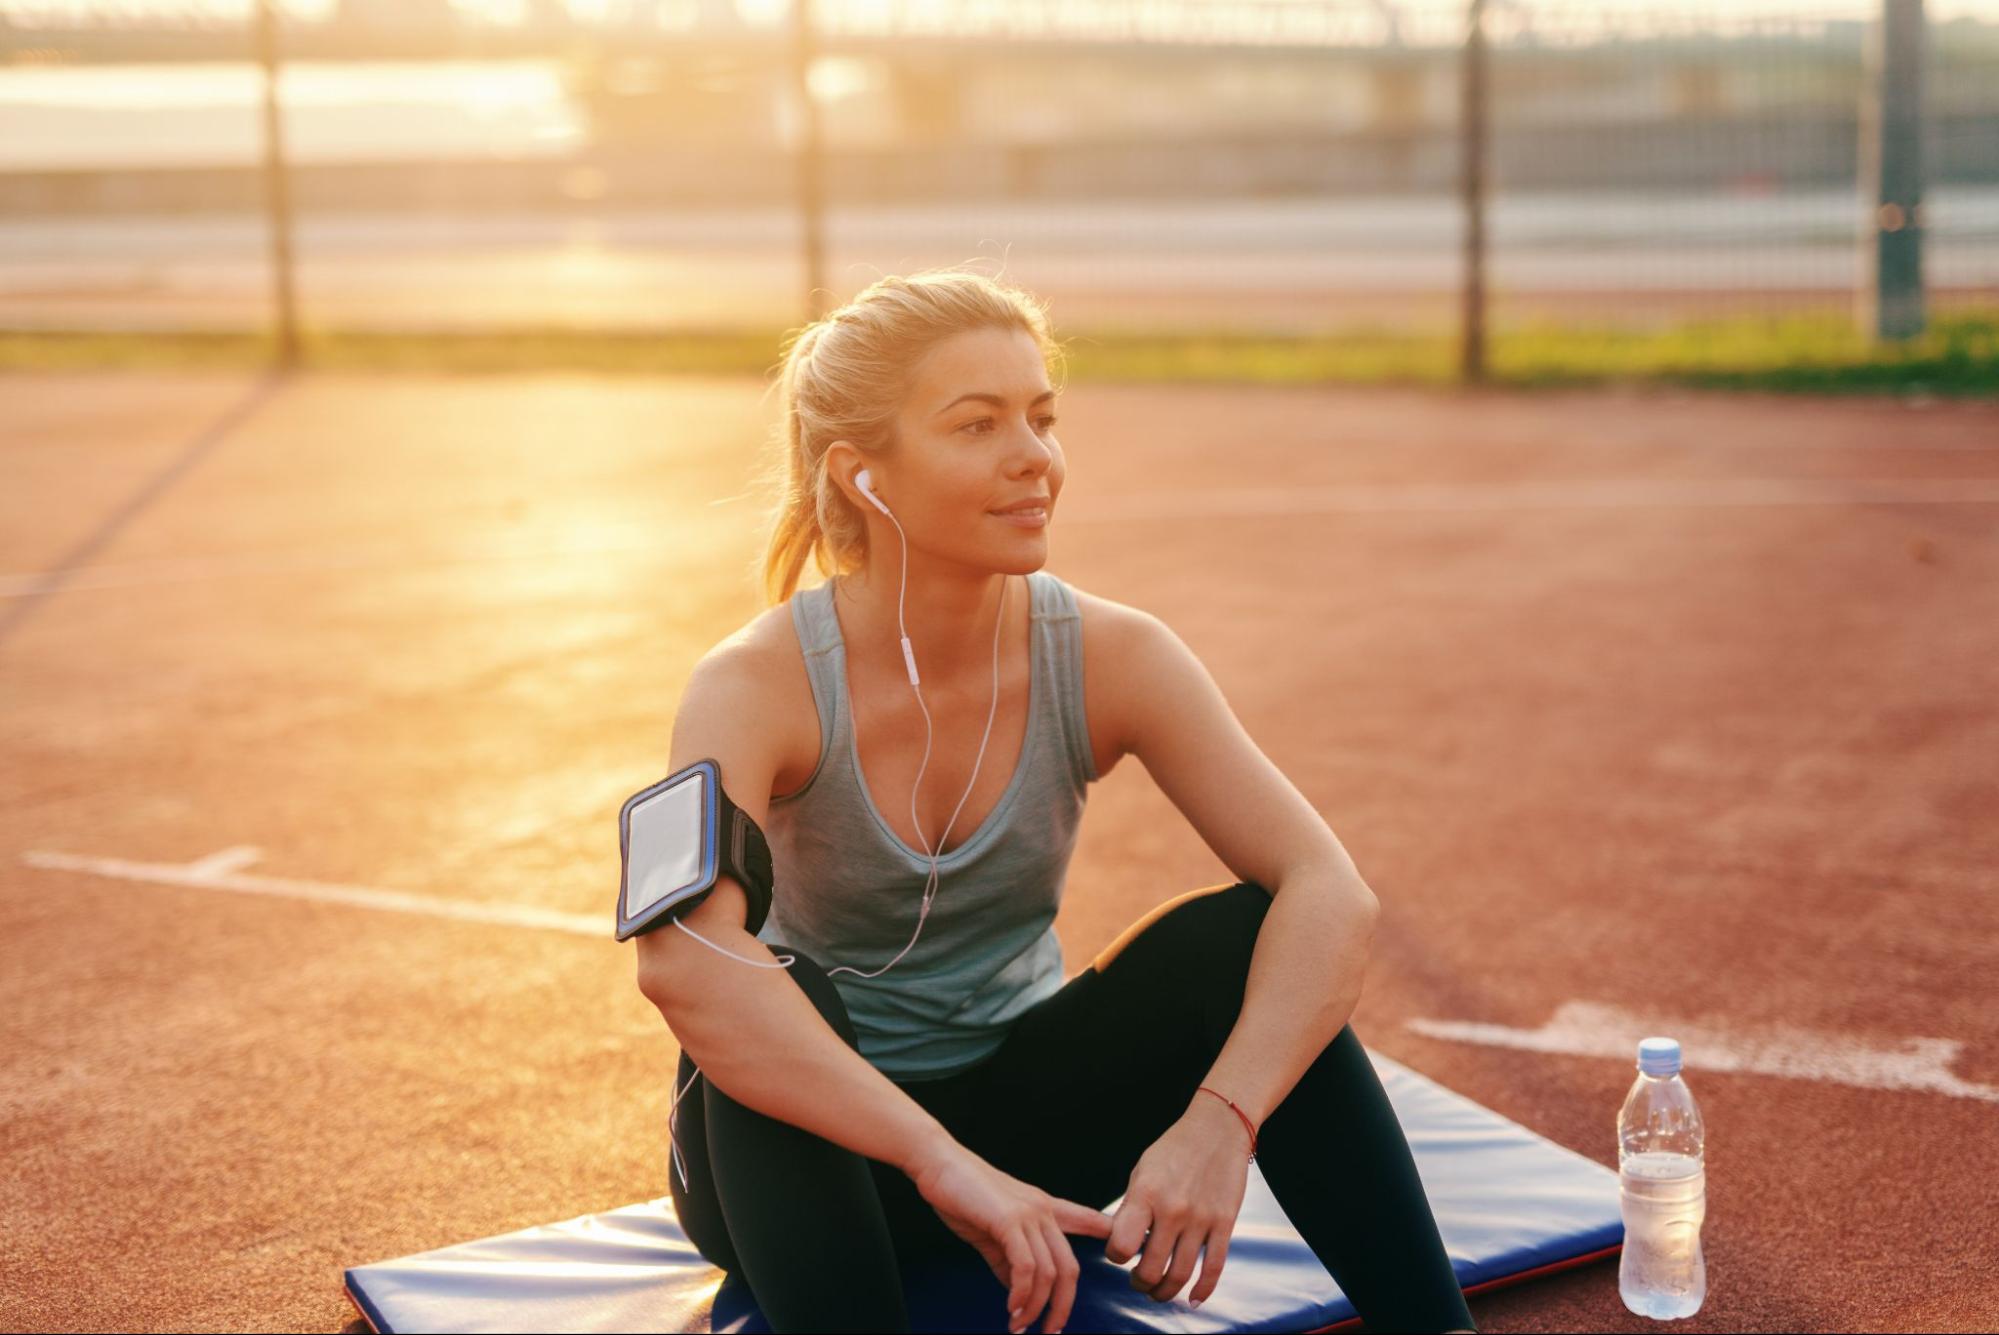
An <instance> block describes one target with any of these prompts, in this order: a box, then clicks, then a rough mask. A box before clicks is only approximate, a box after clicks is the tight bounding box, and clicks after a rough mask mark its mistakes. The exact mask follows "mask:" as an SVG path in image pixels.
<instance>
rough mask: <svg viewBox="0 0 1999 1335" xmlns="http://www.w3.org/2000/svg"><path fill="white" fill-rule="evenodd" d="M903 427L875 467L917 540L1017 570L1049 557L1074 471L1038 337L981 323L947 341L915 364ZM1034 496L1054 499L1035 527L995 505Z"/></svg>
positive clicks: (944, 553)
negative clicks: (895, 445) (1058, 433)
mask: <svg viewBox="0 0 1999 1335" xmlns="http://www.w3.org/2000/svg"><path fill="white" fill-rule="evenodd" d="M896 426H897V437H896V438H897V441H898V442H899V446H900V448H899V449H898V450H897V451H896V452H895V453H894V455H893V456H891V457H890V458H889V459H886V460H884V461H883V462H882V465H881V466H879V467H875V468H874V469H873V470H872V474H873V479H874V483H875V492H876V494H877V495H879V496H881V497H882V499H883V500H884V501H885V502H886V503H887V504H888V506H889V508H890V509H891V510H893V511H895V517H896V518H897V519H898V520H899V521H901V523H902V526H903V530H904V532H905V533H906V534H907V535H908V538H909V541H910V544H911V545H912V546H921V547H923V548H924V549H925V550H927V551H929V552H931V553H933V554H935V555H937V556H941V557H944V558H945V559H947V560H956V561H959V562H962V563H963V564H965V565H968V566H973V567H976V568H978V569H980V570H998V571H1003V572H1006V573H1009V574H1024V573H1026V572H1027V571H1030V570H1038V569H1040V568H1041V566H1042V565H1043V564H1045V563H1046V561H1047V557H1048V525H1049V524H1052V523H1053V522H1054V519H1055V501H1056V498H1057V497H1058V496H1060V494H1061V491H1062V479H1063V476H1064V473H1065V471H1066V469H1065V465H1064V463H1063V459H1062V446H1061V444H1060V442H1058V441H1057V440H1056V439H1055V431H1054V426H1055V396H1054V393H1053V391H1052V389H1051V388H1050V386H1049V384H1048V368H1047V366H1046V364H1045V363H1044V361H1043V359H1042V355H1041V349H1040V348H1039V347H1038V346H1037V345H1036V343H1035V341H1034V339H1033V337H1032V336H1031V335H1029V334H1028V333H1026V332H1025V331H1023V330H1019V329H974V330H968V331H966V332H965V333H962V334H954V335H952V336H951V337H950V338H948V339H946V340H944V341H943V342H942V343H939V344H938V345H937V346H936V347H934V348H932V349H931V350H930V352H929V353H928V354H927V355H926V356H924V357H923V358H922V359H920V360H919V361H918V363H917V365H916V367H915V368H914V377H913V380H912V382H911V387H910V391H909V395H908V397H907V398H906V399H905V401H904V403H903V406H902V411H901V412H900V414H898V417H897V423H896ZM1037 496H1046V497H1048V518H1047V521H1046V522H1045V523H1043V524H1042V525H1041V526H1040V527H1038V528H1037V527H1031V526H1027V525H1022V524H1017V523H1015V522H1013V521H1012V520H1009V519H1003V518H1001V517H1000V516H998V515H996V514H994V513H993V511H995V510H998V509H1000V508H1001V507H1003V506H1008V505H1013V504H1015V503H1016V502H1019V501H1024V500H1028V499H1030V498H1033V497H1037ZM863 505H864V506H865V502H863ZM867 512H868V513H872V514H874V516H875V518H877V519H881V520H882V522H883V523H884V524H886V523H887V520H886V519H885V518H884V517H883V516H881V515H880V514H879V512H875V511H873V510H872V508H871V507H870V508H869V509H868V511H867Z"/></svg>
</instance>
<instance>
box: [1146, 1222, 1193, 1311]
mask: <svg viewBox="0 0 1999 1335" xmlns="http://www.w3.org/2000/svg"><path fill="white" fill-rule="evenodd" d="M1203 1236H1204V1235H1203V1234H1202V1233H1201V1232H1200V1231H1199V1230H1198V1229H1193V1228H1190V1229H1188V1230H1186V1231H1185V1232H1183V1233H1182V1234H1180V1236H1179V1238H1178V1240H1177V1241H1176V1242H1175V1244H1174V1247H1173V1264H1172V1265H1170V1266H1168V1267H1167V1269H1166V1277H1165V1278H1164V1279H1162V1280H1160V1281H1159V1283H1158V1285H1157V1286H1156V1287H1154V1289H1153V1290H1152V1296H1153V1297H1154V1298H1156V1299H1158V1300H1159V1301H1160V1302H1162V1303H1170V1302H1172V1301H1173V1295H1174V1294H1176V1293H1178V1292H1180V1290H1181V1289H1183V1288H1185V1287H1186V1285H1187V1277H1188V1276H1189V1275H1192V1274H1193V1273H1194V1263H1195V1262H1196V1261H1198V1260H1199V1259H1200V1252H1201V1240H1202V1237H1203Z"/></svg>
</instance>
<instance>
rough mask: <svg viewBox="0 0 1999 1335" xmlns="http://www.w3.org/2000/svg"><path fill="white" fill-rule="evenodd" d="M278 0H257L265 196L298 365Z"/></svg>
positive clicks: (281, 352) (285, 356) (277, 287)
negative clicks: (281, 112) (280, 88)
mask: <svg viewBox="0 0 1999 1335" xmlns="http://www.w3.org/2000/svg"><path fill="white" fill-rule="evenodd" d="M274 3H275V0H257V16H256V24H257V60H258V61H259V63H261V64H262V65H263V67H264V195H265V199H266V201H267V203H268V205H269V208H270V220H271V295H272V298H273V300H274V301H275V303H276V306H277V319H278V365H279V367H280V368H282V369H284V370H287V371H289V370H292V369H293V368H295V367H296V366H297V365H298V362H299V355H298V302H297V298H296V296H295V291H294V286H293V280H292V201H291V183H290V179H289V177H288V176H287V174H286V167H285V142H284V126H283V123H282V121H281V119H280V118H279V116H278V34H277V16H276V15H275V14H274V13H273V12H272V6H273V4H274Z"/></svg>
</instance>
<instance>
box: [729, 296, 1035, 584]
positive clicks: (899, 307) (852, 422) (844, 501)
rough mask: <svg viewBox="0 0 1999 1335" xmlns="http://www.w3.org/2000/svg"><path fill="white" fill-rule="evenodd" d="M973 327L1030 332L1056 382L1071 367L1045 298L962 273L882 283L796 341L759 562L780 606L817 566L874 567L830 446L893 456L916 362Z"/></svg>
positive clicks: (791, 343)
mask: <svg viewBox="0 0 1999 1335" xmlns="http://www.w3.org/2000/svg"><path fill="white" fill-rule="evenodd" d="M973 329H1018V330H1021V331H1023V332H1024V333H1027V334H1029V335H1030V336H1032V337H1033V339H1034V341H1035V343H1036V344H1037V345H1038V346H1039V347H1040V349H1041V353H1042V356H1043V358H1045V359H1046V361H1047V364H1048V366H1049V369H1050V372H1051V375H1052V374H1056V373H1059V371H1060V370H1061V367H1062V362H1063V351H1062V347H1061V345H1060V344H1059V343H1058V342H1057V341H1056V340H1055V338H1054V336H1053V335H1052V333H1051V332H1050V329H1051V326H1050V323H1049V319H1048V314H1047V310H1046V308H1045V306H1044V304H1043V303H1042V302H1041V301H1040V300H1039V299H1037V298H1036V297H1034V296H1032V295H1031V294H1029V293H1028V292H1026V291H1025V290H1023V289H1021V288H1019V287H1015V286H1014V285H1012V284H1011V283H1007V282H1004V281H1002V280H1000V279H996V278H991V277H988V276H986V275H985V274H982V273H977V272H973V271H970V270H966V269H961V268H956V267H952V268H944V269H927V270H924V271H922V272H920V273H914V274H910V275H908V276H906V277H897V276H890V277H886V278H881V279H878V280H876V281H875V282H874V283H871V284H870V285H869V286H868V287H866V288H865V289H863V290H862V291H861V292H860V293H858V294H857V295H855V297H854V298H853V300H851V301H849V302H848V303H847V304H846V305H844V306H841V307H840V308H839V309H837V310H835V311H832V312H830V313H828V314H827V315H826V316H825V317H823V318H822V319H819V320H815V321H813V322H812V323H811V324H808V325H806V326H805V327H804V328H802V329H799V330H796V331H794V332H791V333H789V334H788V335H787V337H786V339H785V343H784V348H783V353H782V355H783V364H782V366H781V368H780V369H779V374H778V378H777V380H776V382H775V383H774V385H773V388H775V389H776V390H777V391H778V392H779V394H780V396H781V397H782V400H783V402H782V415H781V417H780V419H779V422H778V425H777V427H776V430H775V431H774V432H773V435H772V439H771V445H770V449H769V450H768V454H769V456H770V462H769V463H768V464H767V465H766V467H765V468H764V470H763V473H762V480H763V482H764V483H765V484H766V486H770V487H772V489H774V490H775V491H776V492H777V500H776V502H775V504H773V505H772V506H771V507H770V508H769V510H768V511H767V512H766V520H767V523H768V525H769V537H768V539H767V540H766V542H765V546H764V552H763V556H762V557H761V558H760V560H759V561H758V562H757V564H758V565H759V566H760V567H761V569H760V571H759V572H758V574H759V575H760V578H761V582H762V585H763V591H764V596H765V598H766V599H767V601H768V603H769V604H770V605H776V604H778V603H781V602H783V601H785V600H786V599H787V598H789V597H791V595H792V594H793V593H794V592H795V591H796V590H797V588H798V583H799V576H800V574H801V573H802V572H803V570H804V568H805V562H806V560H807V559H808V558H810V559H811V560H812V561H813V563H814V564H815V565H817V566H818V567H819V571H820V573H821V574H822V575H825V576H826V577H828V578H831V577H833V576H835V575H841V574H847V573H849V572H851V571H854V570H857V569H859V568H861V567H862V566H863V565H864V564H865V563H866V561H867V554H868V538H867V525H866V523H865V522H864V521H863V519H862V517H861V512H860V509H859V507H858V506H856V505H855V504H854V502H853V501H851V500H849V499H848V497H847V495H846V493H845V492H843V491H841V490H840V488H839V487H838V486H836V485H834V482H833V480H832V477H831V475H830V474H829V473H828V472H827V469H826V450H827V447H828V446H829V445H831V444H832V443H833V442H834V441H836V440H845V441H849V442H851V443H852V444H853V445H854V446H855V447H856V448H857V449H859V450H860V451H861V452H862V453H863V454H865V455H868V456H869V457H870V458H872V459H884V458H890V457H892V456H893V454H894V451H895V449H896V447H897V441H896V435H895V421H896V416H897V414H898V412H899V411H900V410H901V408H902V404H903V401H904V399H905V398H906V397H907V395H908V393H909V390H910V388H911V383H910V382H911V377H912V372H913V370H914V368H915V366H916V364H917V362H918V361H919V360H921V358H922V357H923V356H924V355H925V354H926V353H928V352H929V351H930V350H931V349H932V348H934V347H935V346H936V345H937V344H939V343H941V342H942V341H943V340H945V339H947V338H949V337H951V336H952V335H954V334H959V333H963V332H965V331H967V330H973ZM1056 388H1058V389H1059V388H1060V386H1056Z"/></svg>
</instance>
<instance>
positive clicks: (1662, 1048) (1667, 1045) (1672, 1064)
mask: <svg viewBox="0 0 1999 1335" xmlns="http://www.w3.org/2000/svg"><path fill="white" fill-rule="evenodd" d="M1638 1069H1639V1070H1641V1071H1643V1072H1644V1073H1645V1074H1646V1075H1662V1076H1663V1075H1678V1074H1679V1073H1680V1040H1679V1039H1677V1038H1641V1039H1639V1040H1638Z"/></svg>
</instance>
